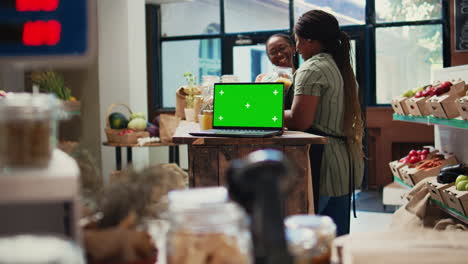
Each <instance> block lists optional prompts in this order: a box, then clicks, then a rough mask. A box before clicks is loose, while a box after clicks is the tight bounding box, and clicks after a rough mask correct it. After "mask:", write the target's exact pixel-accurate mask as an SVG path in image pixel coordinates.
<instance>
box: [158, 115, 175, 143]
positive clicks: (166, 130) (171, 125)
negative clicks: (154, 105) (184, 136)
mask: <svg viewBox="0 0 468 264" xmlns="http://www.w3.org/2000/svg"><path fill="white" fill-rule="evenodd" d="M179 122H180V117H178V116H175V115H168V114H161V115H160V116H159V138H160V139H161V142H162V143H171V142H172V136H173V135H174V133H175V131H176V129H177V126H178V125H179Z"/></svg>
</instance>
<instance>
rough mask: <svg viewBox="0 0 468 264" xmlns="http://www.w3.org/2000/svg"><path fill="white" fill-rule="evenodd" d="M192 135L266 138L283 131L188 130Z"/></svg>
mask: <svg viewBox="0 0 468 264" xmlns="http://www.w3.org/2000/svg"><path fill="white" fill-rule="evenodd" d="M189 134H190V135H192V136H205V137H235V138H266V137H273V136H278V135H281V134H283V131H242V130H237V131H228V130H223V129H209V130H204V131H200V132H190V133H189Z"/></svg>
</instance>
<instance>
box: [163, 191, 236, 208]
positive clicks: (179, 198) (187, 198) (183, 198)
mask: <svg viewBox="0 0 468 264" xmlns="http://www.w3.org/2000/svg"><path fill="white" fill-rule="evenodd" d="M168 198H169V204H170V206H171V207H172V208H174V209H177V208H192V207H194V206H203V205H209V204H217V203H225V202H227V201H228V192H227V190H226V188H224V187H207V188H194V189H188V190H174V191H170V192H169V193H168Z"/></svg>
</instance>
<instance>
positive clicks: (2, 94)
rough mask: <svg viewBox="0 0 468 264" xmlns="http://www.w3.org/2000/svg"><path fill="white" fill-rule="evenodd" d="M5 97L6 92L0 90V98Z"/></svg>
mask: <svg viewBox="0 0 468 264" xmlns="http://www.w3.org/2000/svg"><path fill="white" fill-rule="evenodd" d="M2 97H6V92H5V91H3V90H0V98H2Z"/></svg>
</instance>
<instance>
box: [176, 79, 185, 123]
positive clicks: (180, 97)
mask: <svg viewBox="0 0 468 264" xmlns="http://www.w3.org/2000/svg"><path fill="white" fill-rule="evenodd" d="M185 96H187V94H186V93H185V92H184V87H183V86H181V87H179V89H177V91H176V110H175V116H177V117H180V118H181V119H185V112H184V109H185V107H187V102H185Z"/></svg>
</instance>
